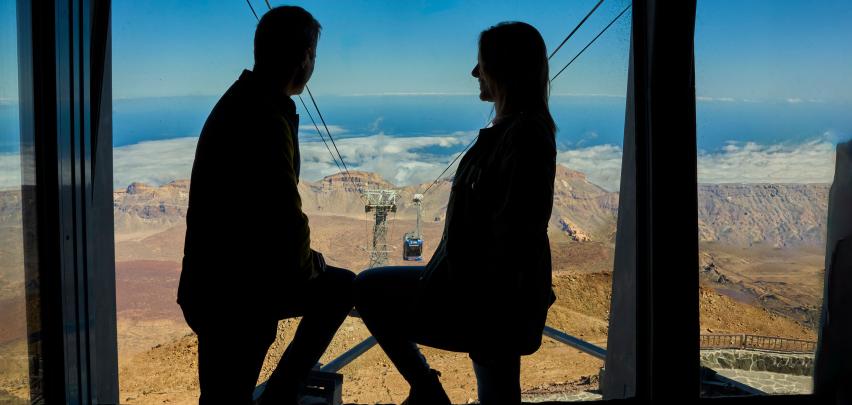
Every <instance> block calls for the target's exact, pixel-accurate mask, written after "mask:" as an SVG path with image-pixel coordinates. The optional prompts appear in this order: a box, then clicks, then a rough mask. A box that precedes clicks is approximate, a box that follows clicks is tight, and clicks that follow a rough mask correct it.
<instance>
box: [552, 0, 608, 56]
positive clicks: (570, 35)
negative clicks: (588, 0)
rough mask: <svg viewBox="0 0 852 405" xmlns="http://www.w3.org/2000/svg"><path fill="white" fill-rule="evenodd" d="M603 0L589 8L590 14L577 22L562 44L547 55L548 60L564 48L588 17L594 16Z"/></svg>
mask: <svg viewBox="0 0 852 405" xmlns="http://www.w3.org/2000/svg"><path fill="white" fill-rule="evenodd" d="M603 2H604V0H600V1H598V4H595V6H594V7H592V9H591V10H589V13H588V14H586V16H585V17H583V19H582V20H580V22H579V23H578V24H577V26H576V27H574V29H573V30H571V32H569V33H568V36H566V37H565V39H563V40H562V43H560V44H559V46H557V47H556V49H554V50H553V52H551V53H550V56H548V57H547V60H551V59H553V55H556V52H559V50H560V49H562V45H565V43H566V42H568V40H569V39H571V37H573V36H574V33H575V32H577V30H578V29H580V27H582V26H583V23H585V22H586V20H588V19H589V17H591V16H592V14H593V13H594V12H595V10H597V9H598V7H600V5H601V4H602V3H603Z"/></svg>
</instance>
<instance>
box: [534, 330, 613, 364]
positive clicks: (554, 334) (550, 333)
mask: <svg viewBox="0 0 852 405" xmlns="http://www.w3.org/2000/svg"><path fill="white" fill-rule="evenodd" d="M542 335H544V336H547V337H549V338H551V339H553V340H556V341H558V342H560V343H563V344H566V345H568V346H571V347H573V348H575V349H577V350H579V351H581V352H583V353H586V354H590V355H592V356H594V357H597V358H599V359H601V360H606V349H604V348H602V347H600V346H595V345H593V344H591V343H589V342H587V341H585V340H582V339H580V338H576V337H574V336H571V335H569V334H567V333H565V332H563V331H561V330H558V329H554V328H551V327H550V326H545V327H544V331H543V332H542Z"/></svg>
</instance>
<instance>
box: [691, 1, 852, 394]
mask: <svg viewBox="0 0 852 405" xmlns="http://www.w3.org/2000/svg"><path fill="white" fill-rule="evenodd" d="M697 14H698V15H697V23H696V33H695V57H696V64H695V66H696V72H695V73H696V92H697V96H698V97H697V122H698V128H697V131H698V181H699V186H698V201H699V203H698V221H699V240H700V267H699V269H698V271H699V274H700V306H701V354H700V355H701V362H702V365H704V366H706V367H709V368H711V369H713V370H715V371H716V372H717V373H719V374H720V375H722V376H725V377H728V378H731V379H733V380H736V381H739V382H741V383H744V384H746V385H748V386H751V387H754V388H757V389H758V390H760V391H762V392H764V393H766V394H787V393H792V394H804V393H809V392H811V389H812V387H811V383H812V381H811V380H812V379H811V376H812V374H813V359H814V349H815V341H816V339H817V329H818V326H819V318H820V311H821V306H822V294H823V279H824V277H823V276H824V268H825V246H826V221H827V219H826V215H827V212H826V210H827V206H828V190H829V187H830V185H831V184H830V183H831V181H832V177H833V174H834V167H835V149H836V146H837V144H838V143H839V142H843V141H845V140H848V139H849V137H850V134H852V119H850V115H849V114H848V112H849V108H850V107H852V98H850V96H849V95H850V94H852V81H850V80H849V75H848V72H849V71H850V69H852V59H850V56H849V55H850V54H852V44H850V43H849V41H848V38H850V35H852V32H851V31H850V29H849V25H848V24H847V23H846V21H848V19H849V17H850V16H852V6H850V4H849V3H848V2H842V1H828V2H821V3H820V4H819V6H818V7H815V6H814V4H813V3H812V2H807V1H786V2H775V1H751V2H747V3H743V2H731V1H699V3H698V13H697ZM705 389H706V391H705V392H704V394H705V395H708V396H714V395H722V394H726V393H728V392H725V390H719V389H713V387H712V386H705Z"/></svg>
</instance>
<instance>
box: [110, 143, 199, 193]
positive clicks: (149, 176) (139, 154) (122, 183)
mask: <svg viewBox="0 0 852 405" xmlns="http://www.w3.org/2000/svg"><path fill="white" fill-rule="evenodd" d="M197 143H198V138H197V137H191V138H176V139H168V140H163V141H150V142H140V143H137V144H134V145H129V146H121V147H118V148H114V149H113V180H112V183H113V186H114V188H124V187H127V186H128V185H129V184H130V183H133V182H142V183H148V184H154V185H160V184H165V183H168V182H170V181H172V180H178V179H188V178H189V175H190V173H191V172H192V161H193V159H194V158H195V145H196V144H197Z"/></svg>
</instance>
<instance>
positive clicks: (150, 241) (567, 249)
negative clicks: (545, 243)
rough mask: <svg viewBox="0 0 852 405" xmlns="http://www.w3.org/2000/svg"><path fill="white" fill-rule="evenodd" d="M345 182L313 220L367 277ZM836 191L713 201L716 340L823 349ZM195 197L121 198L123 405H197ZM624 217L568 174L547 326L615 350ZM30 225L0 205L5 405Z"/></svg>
mask: <svg viewBox="0 0 852 405" xmlns="http://www.w3.org/2000/svg"><path fill="white" fill-rule="evenodd" d="M353 175H355V176H360V177H363V181H364V182H365V183H369V184H371V185H373V186H377V187H392V185H391V184H389V183H387V182H386V181H385V180H383V179H381V178H380V177H378V176H376V175H374V174H371V173H356V172H353ZM340 176H341V175H335V176H329V177H328V178H326V179H323V180H321V181H318V182H303V183H302V184H300V187H299V188H300V193H301V194H302V196H303V201H304V203H305V205H304V208H305V211H306V212H307V213H308V214H309V216H310V217H311V227H312V230H313V233H312V244H313V246H314V247H315V248H316V249H317V250H320V251H322V252H324V253H325V256H326V259H327V261H328V262H329V263H330V264H332V265H337V266H342V267H347V268H352V269H356V270H357V269H363V268H364V267H366V265H367V255H366V251H365V246H363V243H364V240H366V237H367V235H369V232H370V226H371V225H370V223H369V221H368V220H366V219H367V218H366V217H365V214H364V213H363V208H362V205H360V202H359V201H358V198H357V192H356V191H355V190H354V189H350V188H349V186H348V185H347V184H349V183H348V181H343V180H344V179H342V178H341V177H340ZM421 189H422V187H421V186H411V187H403V188H401V189H400V193H401V196H402V197H401V199H400V203H399V211H398V213H397V215H396V218H395V219H394V220H392V221H391V229H390V236H389V238H388V241H389V243H390V246H391V249H392V253H391V257H390V259H391V260H390V263H389V264H408V265H410V264H412V263H410V262H403V261H402V260H401V258H400V255H401V252H400V251H399V245H400V242H401V239H402V236H403V234H404V232H405V231H408V230H410V229H412V228H413V226H414V221H413V218H414V210H413V207H412V206H411V204H410V203H409V201H410V197H411V195H412V194H413V193H415V192H417V191H418V190H421ZM827 189H828V187H827V185H765V184H764V185H701V186H699V189H698V194H699V202H700V204H699V210H698V217H699V228H700V229H699V237H700V239H701V240H702V245H701V267H700V269H699V272H700V274H701V286H702V288H701V290H700V297H699V298H700V305H701V332H702V333H751V334H760V335H770V336H784V337H790V338H802V339H815V333H814V326H815V325H814V320H815V319H816V318H818V307H819V305H820V303H821V299H822V297H821V295H822V294H821V293H822V282H823V278H822V277H823V274H822V272H823V270H822V266H823V265H822V260H823V257H822V254H823V252H822V251H821V250H820V249H819V248H817V247H815V246H820V244H821V243H822V242H821V241H822V238H823V235H824V230H825V223H824V220H823V218H824V212H825V202H826V201H827V198H826V192H827ZM187 191H188V182H187V181H185V180H184V181H176V182H173V183H170V184H167V185H164V186H161V187H154V186H146V185H143V184H135V185H132V186H131V187H128V188H127V189H126V190H119V191H117V192H116V193H115V196H114V197H115V226H116V261H117V269H116V281H117V304H118V334H119V361H120V383H121V400H122V402H123V403H124V402H126V403H158V404H160V403H194V402H195V401H197V390H198V387H197V378H196V374H195V373H196V364H195V361H196V358H195V350H196V343H195V339H194V337H193V336H192V335H191V333H190V332H189V330H188V328H187V327H186V325H185V324H184V322H183V320H182V316H181V312H180V308H179V307H178V306H177V305H176V304H175V302H174V299H175V295H176V287H177V280H178V276H179V268H180V264H179V263H180V258H181V256H182V248H183V237H184V232H185V226H184V225H183V224H184V221H183V218H184V216H185V214H186V202H187V197H188V194H187ZM448 193H449V183H448V182H447V181H441V182H439V183H438V185H437V186H436V187H435V191H434V192H432V197H431V198H430V199H429V201H427V202H425V203H424V219H425V220H426V221H425V224H424V236H425V240H426V250H425V255H424V256H425V257H427V258H428V257H429V256H430V255H431V254H432V252H433V250H434V248H435V244H436V243H437V241H438V240H439V238H440V232H441V229H442V227H443V222H442V220H443V217H444V213H445V208H446V207H445V204H446V197H447V195H448ZM224 194H226V193H223V198H229V197H228V196H226V195H224ZM617 207H618V194H617V193H611V192H607V191H605V190H603V189H601V188H600V187H598V186H596V185H594V184H592V183H590V182H588V181H587V179H586V178H585V176H583V175H582V174H580V173H577V172H574V171H571V170H569V169H566V168H564V167H561V166H560V167H559V170H558V173H557V181H556V183H555V196H554V212H553V216H552V217H551V229H552V232H551V242H552V243H551V245H552V254H553V264H554V272H555V273H554V287H555V289H556V291H557V295H558V300H557V302H556V303H555V304H554V307H553V308H552V309H551V311H550V314H549V318H548V323H549V324H550V325H551V326H554V327H556V328H558V329H562V330H564V331H566V332H568V333H570V334H572V335H575V336H578V337H580V338H583V339H585V340H588V341H591V342H593V343H596V344H598V345H601V346H605V345H606V334H607V327H608V315H609V312H608V310H609V294H610V288H611V277H610V274H609V272H610V271H611V270H612V259H613V250H612V244H613V236H614V230H615V215H616V213H617ZM19 211H20V202H19V196H18V195H17V194H15V193H0V258H2V260H0V308H3V310H2V311H0V403H4V401H7V400H6V399H4V396H6V397H8V396H11V397H15V398H20V397H25V396H26V379H25V377H24V376H25V375H26V355H25V353H26V347H25V344H24V343H23V340H22V338H23V336H24V335H25V330H24V329H25V328H24V325H25V324H24V321H23V315H24V305H23V301H22V299H21V297H20V296H19V294H20V291H22V288H23V287H22V285H23V277H22V274H23V272H22V270H21V269H22V256H21V250H22V249H21V244H20V235H21V229H20V215H19ZM222 215H239V213H235V212H223V213H222ZM578 241H582V242H578ZM415 264H416V263H415ZM684 271H689V269H684ZM296 322H297V321H296V320H290V321H284V322H281V323H280V324H279V339H278V341H277V342H276V343H275V345H274V346H273V348H272V349H271V350H270V353H269V355H268V358H267V363H266V365H265V366H264V371H263V375H262V376H261V379H264V378H265V376H266V375H268V373H269V372H270V371H271V368H272V366H273V365H274V364H275V361H277V358H278V357H279V356H280V354H281V352H282V351H283V348H284V347H285V346H286V343H287V342H289V337H290V336H292V333H293V331H294V329H295V325H296ZM366 336H367V331H366V330H365V329H364V327H363V325H362V324H361V322H360V320H357V319H351V318H350V319H348V320H347V321H346V323H344V325H343V327H342V328H341V330H340V332H339V333H338V335H337V337H336V338H335V340H334V342H332V345H331V347H330V348H329V351H328V353H326V355H325V356H324V358H323V361H327V360H329V359H331V358H333V357H334V356H336V355H338V354H340V353H342V352H343V351H345V350H347V349H348V348H350V347H352V346H353V345H354V344H356V343H358V342H360V341H361V340H362V339H363V338H365V337H366ZM425 353H426V356H427V357H428V358H429V359H430V362H431V363H432V365H433V366H434V367H436V368H438V369H440V370H441V371H442V372H443V373H444V374H443V377H442V379H443V381H444V384H445V386H446V387H447V390H448V391H449V392H450V395H451V396H452V398H453V400H454V401H455V402H462V403H463V402H467V401H468V400H469V399H472V398H475V397H476V395H475V382H474V379H473V374H472V370H471V366H470V361H469V359H468V358H467V357H466V355H461V354H456V353H449V352H444V351H439V350H432V349H426V350H425ZM600 367H601V362H600V361H599V360H596V359H594V358H592V357H591V356H588V355H585V354H582V353H580V352H578V351H576V350H573V349H570V348H568V347H566V346H564V345H562V344H559V343H557V342H554V341H552V340H549V339H545V340H544V342H543V345H542V348H541V350H540V351H539V352H538V353H536V354H535V355H533V356H528V357H526V358H524V360H523V374H522V384H523V387H524V390H525V391H526V392H529V393H535V392H541V393H551V392H564V391H573V390H588V389H594V388H595V387H596V384H597V383H596V380H595V378H594V376H595V375H596V374H597V372H598V369H599V368H600ZM342 373H343V374H344V376H345V383H344V389H345V398H346V400H347V401H358V402H365V403H369V402H399V401H400V400H401V399H402V397H403V395H404V394H405V392H406V391H407V386H406V384H405V383H404V381H403V380H402V378H401V377H400V376H399V374H398V373H397V372H396V370H395V369H394V368H393V367H392V365H390V363H389V362H388V360H387V358H386V357H385V356H384V354H383V353H382V351H381V350H380V349H378V348H374V349H372V350H370V351H369V352H367V353H366V354H365V355H364V356H362V357H360V358H359V359H358V360H356V361H355V362H354V363H353V364H351V365H349V366H348V367H346V368H345V369H344V370H342Z"/></svg>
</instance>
